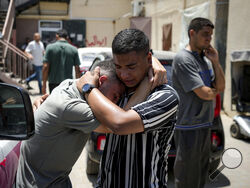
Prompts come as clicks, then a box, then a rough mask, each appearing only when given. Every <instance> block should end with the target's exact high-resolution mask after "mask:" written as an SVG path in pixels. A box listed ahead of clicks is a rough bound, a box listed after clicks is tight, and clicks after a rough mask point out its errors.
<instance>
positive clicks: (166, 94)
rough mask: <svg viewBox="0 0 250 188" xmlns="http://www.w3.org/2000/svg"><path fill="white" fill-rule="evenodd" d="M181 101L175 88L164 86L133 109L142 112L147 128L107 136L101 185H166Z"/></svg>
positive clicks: (135, 187) (110, 187)
mask: <svg viewBox="0 0 250 188" xmlns="http://www.w3.org/2000/svg"><path fill="white" fill-rule="evenodd" d="M130 96H131V95H127V96H125V97H124V98H123V99H122V101H121V104H120V106H121V107H123V106H125V105H126V103H127V101H128V99H129V97H130ZM178 101H179V100H178V95H177V93H176V92H175V90H174V89H173V88H171V87H170V86H168V85H162V86H160V87H158V88H157V89H155V90H154V91H153V92H152V93H151V94H150V96H149V97H148V98H147V100H146V101H145V102H143V103H140V104H138V105H136V106H134V107H133V108H132V109H133V110H135V111H136V112H137V113H138V114H139V115H140V117H141V119H142V121H143V124H144V130H145V131H144V132H143V133H137V134H130V135H115V134H109V135H108V136H107V137H106V144H105V148H104V152H103V155H102V161H101V167H100V170H101V171H100V176H99V178H98V187H101V188H117V187H119V188H131V187H133V188H139V187H152V186H151V185H155V186H154V187H158V188H165V187H167V179H166V177H167V168H166V166H167V156H168V155H167V154H168V151H169V149H170V140H171V138H172V136H173V130H174V124H175V122H176V112H177V109H178Z"/></svg>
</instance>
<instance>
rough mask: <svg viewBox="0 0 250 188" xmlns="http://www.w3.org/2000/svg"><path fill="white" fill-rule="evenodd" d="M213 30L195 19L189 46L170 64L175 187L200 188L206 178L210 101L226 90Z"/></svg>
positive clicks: (203, 19) (203, 22)
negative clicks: (175, 102) (175, 107)
mask: <svg viewBox="0 0 250 188" xmlns="http://www.w3.org/2000/svg"><path fill="white" fill-rule="evenodd" d="M213 29H214V25H213V23H212V22H211V21H210V20H208V19H206V18H194V19H193V20H192V21H191V22H190V24H189V27H188V36H189V44H188V45H187V47H186V48H185V49H182V50H181V51H180V52H178V53H177V55H176V56H175V58H174V61H173V70H172V71H173V73H172V80H173V87H174V88H175V89H176V91H177V93H178V94H179V96H180V107H179V111H178V115H177V117H178V118H177V122H176V128H175V136H174V137H175V145H176V148H177V152H176V159H175V164H174V176H175V187H176V188H202V187H204V185H205V183H206V179H207V175H208V170H209V157H210V147H211V146H210V143H211V140H210V139H211V135H210V127H211V125H212V122H213V117H214V114H213V112H214V107H213V100H214V99H215V97H216V95H217V94H219V93H221V92H223V91H224V88H225V77H224V73H223V70H222V68H221V65H220V63H219V56H218V52H217V50H216V49H214V48H213V47H212V46H211V44H210V43H211V39H212V35H213Z"/></svg>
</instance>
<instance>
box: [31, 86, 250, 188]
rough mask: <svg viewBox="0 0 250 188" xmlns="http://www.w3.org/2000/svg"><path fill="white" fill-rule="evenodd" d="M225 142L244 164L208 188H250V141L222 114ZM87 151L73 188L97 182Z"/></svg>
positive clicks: (76, 167)
mask: <svg viewBox="0 0 250 188" xmlns="http://www.w3.org/2000/svg"><path fill="white" fill-rule="evenodd" d="M30 85H31V86H32V87H34V88H35V89H34V90H29V92H30V97H31V100H32V101H33V100H34V99H35V98H36V97H38V96H40V95H38V94H37V93H38V89H37V88H38V87H37V82H36V81H33V82H31V84H30ZM221 118H222V122H223V127H224V132H225V140H226V146H225V149H227V148H237V149H238V150H239V151H240V152H241V153H242V155H243V162H242V164H241V166H240V167H238V168H237V169H227V168H225V169H224V170H223V171H222V173H221V174H220V175H219V176H218V177H217V178H216V179H215V181H213V182H209V181H208V183H207V184H206V188H213V187H223V188H246V187H250V186H249V185H250V140H249V139H248V140H246V139H245V140H237V139H234V138H232V137H231V136H230V132H229V128H230V125H231V124H232V122H233V120H232V118H231V117H230V116H227V115H226V114H224V113H223V112H222V114H221ZM85 164H86V151H85V149H84V150H83V152H82V154H81V156H80V158H79V159H78V161H77V162H76V164H75V165H74V167H73V170H72V172H71V173H70V178H71V181H72V184H73V188H91V187H93V186H94V184H95V182H96V178H97V177H96V176H88V175H87V174H86V172H85V171H86V166H85ZM184 170H185V169H184ZM169 187H170V188H173V187H174V186H173V173H172V172H169Z"/></svg>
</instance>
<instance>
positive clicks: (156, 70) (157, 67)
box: [151, 56, 167, 90]
mask: <svg viewBox="0 0 250 188" xmlns="http://www.w3.org/2000/svg"><path fill="white" fill-rule="evenodd" d="M152 68H153V84H152V88H151V90H152V89H153V88H155V87H157V86H160V85H162V84H166V83H167V71H166V69H165V68H164V67H163V66H162V64H161V62H160V61H159V60H158V59H157V58H155V57H153V56H152Z"/></svg>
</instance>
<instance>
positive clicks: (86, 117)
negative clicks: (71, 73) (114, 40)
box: [16, 61, 125, 188]
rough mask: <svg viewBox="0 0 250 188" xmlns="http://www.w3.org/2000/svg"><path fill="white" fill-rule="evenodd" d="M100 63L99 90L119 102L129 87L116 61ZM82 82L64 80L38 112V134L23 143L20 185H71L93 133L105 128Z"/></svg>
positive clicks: (19, 168)
mask: <svg viewBox="0 0 250 188" xmlns="http://www.w3.org/2000/svg"><path fill="white" fill-rule="evenodd" d="M99 66H100V70H101V73H100V78H99V80H98V82H99V84H98V85H99V87H98V89H99V90H100V91H101V92H102V93H103V94H104V95H105V96H106V97H107V98H109V99H110V100H111V101H112V102H114V103H117V102H118V100H119V98H120V96H121V95H122V94H123V93H124V92H125V87H124V85H123V84H122V83H121V82H120V81H119V80H118V79H117V78H116V73H115V69H114V65H113V63H112V61H106V62H101V63H100V64H99ZM83 78H84V76H83ZM83 78H81V79H83ZM80 81H81V80H71V79H68V80H65V81H63V82H62V83H61V84H60V85H59V86H58V87H57V88H56V89H55V90H53V92H52V93H51V95H50V96H49V97H48V98H47V99H46V100H45V102H44V103H43V104H42V105H41V106H40V107H39V108H38V109H37V110H36V111H35V135H34V136H33V137H32V138H31V139H29V140H27V141H23V142H22V145H21V152H20V160H19V167H18V171H17V179H16V185H17V187H23V188H24V187H25V188H29V187H30V188H31V187H32V188H34V187H58V188H62V187H71V182H70V179H69V177H68V175H69V173H70V171H71V169H72V167H73V165H74V163H75V162H76V160H77V159H78V157H79V156H80V154H81V152H82V149H83V147H84V145H85V143H86V141H87V139H88V136H89V133H90V132H91V131H94V130H97V131H98V129H100V127H101V126H99V125H100V123H99V122H98V121H97V119H96V118H95V117H94V115H93V113H92V111H91V109H90V107H89V105H88V103H87V102H86V100H85V98H84V96H83V95H82V94H81V92H80V91H79V90H81V88H77V82H80ZM83 89H84V88H83ZM85 89H86V88H85ZM88 89H91V86H90V88H88ZM98 126H99V127H98Z"/></svg>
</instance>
